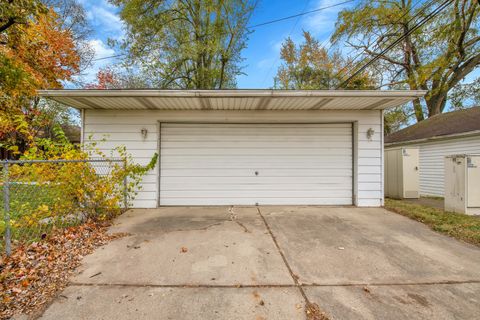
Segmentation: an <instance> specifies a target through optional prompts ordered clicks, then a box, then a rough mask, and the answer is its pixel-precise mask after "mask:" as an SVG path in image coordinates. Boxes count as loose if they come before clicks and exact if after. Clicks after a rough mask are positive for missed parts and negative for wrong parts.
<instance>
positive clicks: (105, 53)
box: [76, 39, 116, 83]
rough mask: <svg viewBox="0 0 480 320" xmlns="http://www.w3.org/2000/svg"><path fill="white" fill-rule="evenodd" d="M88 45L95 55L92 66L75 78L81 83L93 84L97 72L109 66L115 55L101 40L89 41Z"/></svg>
mask: <svg viewBox="0 0 480 320" xmlns="http://www.w3.org/2000/svg"><path fill="white" fill-rule="evenodd" d="M88 44H89V45H90V47H91V48H92V49H93V50H94V52H95V55H94V57H93V61H92V65H91V66H90V67H89V68H87V69H86V70H84V71H83V72H82V74H81V75H79V76H78V77H76V78H77V80H80V81H81V82H83V83H91V82H94V81H95V78H96V76H97V72H98V71H99V70H100V69H101V68H104V67H106V66H108V65H111V64H112V63H113V62H114V61H115V58H112V56H114V55H116V52H115V50H114V49H112V48H110V47H108V46H107V45H106V44H105V43H104V42H103V41H102V40H101V39H90V40H89V41H88ZM96 59H101V60H96Z"/></svg>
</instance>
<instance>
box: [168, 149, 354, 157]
mask: <svg viewBox="0 0 480 320" xmlns="http://www.w3.org/2000/svg"><path fill="white" fill-rule="evenodd" d="M312 148H313V146H312ZM326 152H328V154H329V155H330V156H331V157H332V156H348V155H350V154H351V151H350V150H345V149H342V148H318V149H310V148H301V147H289V148H288V149H285V148H260V147H259V148H235V147H234V146H228V147H225V148H218V147H217V148H184V149H164V148H162V156H165V157H167V156H170V155H181V156H202V155H207V156H225V155H231V156H238V157H243V158H251V157H252V154H255V155H257V156H279V157H286V156H289V155H291V156H296V157H298V156H307V157H310V156H314V155H318V156H321V155H324V154H325V153H326Z"/></svg>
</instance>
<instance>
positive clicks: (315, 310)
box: [305, 303, 330, 320]
mask: <svg viewBox="0 0 480 320" xmlns="http://www.w3.org/2000/svg"><path fill="white" fill-rule="evenodd" d="M305 314H306V316H307V320H330V318H329V317H328V316H327V315H326V314H325V312H323V311H321V310H320V307H319V306H318V304H316V303H307V304H306V305H305Z"/></svg>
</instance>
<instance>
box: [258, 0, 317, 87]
mask: <svg viewBox="0 0 480 320" xmlns="http://www.w3.org/2000/svg"><path fill="white" fill-rule="evenodd" d="M309 3H310V0H307V1H306V2H305V6H304V7H303V10H302V12H304V11H305V10H306V9H307V7H308V4H309ZM300 16H301V14H300V15H297V19H296V20H295V23H294V25H293V27H292V29H291V30H290V32H289V33H288V36H287V38H289V37H290V36H291V34H292V33H293V31H295V28H296V27H297V24H298V22H299V21H300ZM280 51H281V49H280ZM277 62H278V56H276V57H275V59H274V60H273V63H272V65H271V66H270V68H269V69H268V72H267V73H266V74H265V77H264V78H263V80H262V84H264V83H265V80H267V78H268V76H270V73H271V72H272V70H273V67H274V66H275V65H276V64H277ZM274 85H275V83H274Z"/></svg>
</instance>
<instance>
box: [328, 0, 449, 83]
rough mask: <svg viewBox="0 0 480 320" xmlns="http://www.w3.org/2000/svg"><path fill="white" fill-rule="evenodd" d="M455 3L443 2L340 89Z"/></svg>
mask: <svg viewBox="0 0 480 320" xmlns="http://www.w3.org/2000/svg"><path fill="white" fill-rule="evenodd" d="M452 2H453V0H446V1H445V2H443V3H442V4H441V5H439V6H438V7H437V8H436V9H435V10H434V11H433V12H431V13H429V14H428V15H427V16H426V17H424V18H423V19H422V20H421V21H420V22H418V23H417V24H416V25H415V26H414V27H413V28H411V29H410V30H409V31H408V32H407V33H406V34H404V35H402V36H401V37H400V38H398V39H397V40H396V41H394V42H393V43H391V44H390V45H389V46H387V47H386V48H385V49H384V50H382V51H381V52H380V53H379V54H377V55H376V56H375V57H373V58H372V59H370V60H369V61H368V62H367V63H365V64H364V65H363V66H362V67H361V68H360V69H358V70H357V71H355V73H354V74H352V75H351V76H350V77H348V79H347V80H345V81H343V82H342V83H341V84H340V85H339V86H338V87H337V89H338V88H340V87H343V86H344V85H345V84H347V83H348V82H350V80H352V79H353V78H355V77H356V76H357V75H358V74H360V72H362V71H363V70H365V69H366V68H367V67H368V66H370V65H371V64H372V63H374V62H375V61H377V60H378V59H380V57H381V56H383V55H384V54H385V53H387V52H388V51H390V50H391V49H393V48H394V47H395V46H396V45H397V44H399V43H400V42H401V41H402V40H404V39H405V38H406V37H408V36H409V35H410V34H412V33H413V32H414V31H416V30H417V29H419V28H421V27H422V26H423V25H424V24H425V23H427V22H428V21H430V20H431V19H433V18H434V17H436V16H437V15H438V14H439V13H440V12H442V11H443V10H444V9H445V8H446V7H447V6H448V5H450V4H451V3H452Z"/></svg>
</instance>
